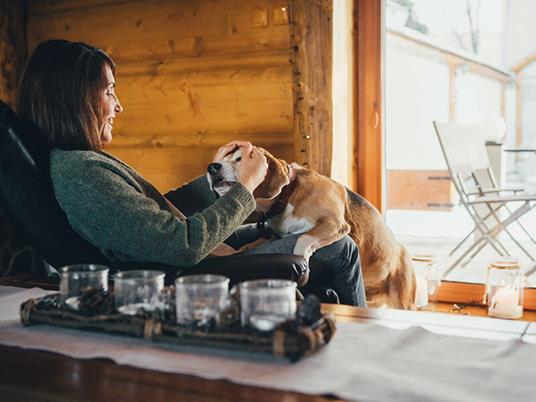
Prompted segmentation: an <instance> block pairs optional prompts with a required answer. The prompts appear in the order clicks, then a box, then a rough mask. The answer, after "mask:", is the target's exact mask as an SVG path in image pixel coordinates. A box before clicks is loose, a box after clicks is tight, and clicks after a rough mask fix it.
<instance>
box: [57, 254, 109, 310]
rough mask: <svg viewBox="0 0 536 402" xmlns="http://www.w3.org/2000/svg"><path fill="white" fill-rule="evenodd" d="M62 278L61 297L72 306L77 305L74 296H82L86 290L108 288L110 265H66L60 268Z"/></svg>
mask: <svg viewBox="0 0 536 402" xmlns="http://www.w3.org/2000/svg"><path fill="white" fill-rule="evenodd" d="M60 278H61V279H60V295H61V299H62V300H63V301H64V302H65V303H67V304H69V305H72V307H76V306H75V305H74V304H73V303H72V301H73V299H72V298H76V297H78V296H80V294H81V293H82V292H83V291H85V290H90V289H99V288H102V289H104V290H108V267H105V266H104V265H95V264H76V265H66V266H64V267H61V268H60ZM68 300H69V301H70V302H69V301H68Z"/></svg>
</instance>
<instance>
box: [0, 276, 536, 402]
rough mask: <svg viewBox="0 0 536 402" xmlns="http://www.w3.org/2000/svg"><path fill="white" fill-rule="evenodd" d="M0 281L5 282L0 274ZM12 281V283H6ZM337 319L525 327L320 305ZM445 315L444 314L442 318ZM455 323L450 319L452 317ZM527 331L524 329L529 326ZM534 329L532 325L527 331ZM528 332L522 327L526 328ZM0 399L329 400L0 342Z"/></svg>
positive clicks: (501, 329)
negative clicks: (75, 357) (0, 278)
mask: <svg viewBox="0 0 536 402" xmlns="http://www.w3.org/2000/svg"><path fill="white" fill-rule="evenodd" d="M0 284H7V283H6V282H5V281H2V280H0ZM9 284H11V285H13V283H12V282H11V283H9ZM323 309H324V311H326V312H332V313H333V314H335V316H336V317H337V320H338V321H358V322H364V321H368V320H384V321H385V320H386V321H391V322H393V323H399V324H402V325H411V324H416V323H417V324H418V323H422V324H425V325H429V326H430V327H434V326H435V327H436V328H441V326H443V327H444V328H448V329H449V331H450V333H451V334H452V333H453V331H454V333H457V332H459V333H463V332H464V331H465V332H469V333H470V332H471V331H475V330H476V331H477V332H486V331H488V332H490V333H492V332H495V333H500V334H503V335H512V334H514V335H515V334H519V335H522V334H524V333H525V332H527V329H528V327H529V324H528V323H527V324H526V326H523V325H522V326H523V328H524V329H520V324H522V323H520V322H519V321H504V320H500V321H496V320H492V319H490V320H480V321H479V320H477V321H478V323H477V324H476V325H477V328H476V329H475V324H474V321H475V320H470V318H469V317H464V316H456V317H455V316H449V315H438V314H429V313H419V312H406V311H396V310H383V311H378V310H376V311H375V310H366V309H359V308H354V307H350V306H341V305H324V306H323ZM447 318H448V319H447ZM453 319H454V321H455V324H452V322H454V321H453ZM529 332H530V331H529ZM533 332H536V331H533ZM527 333H528V332H527ZM0 356H2V358H1V360H0V361H1V363H0V400H6V401H16V400H27V401H39V400H54V401H72V400H87V401H97V400H98V401H116V400H129V401H147V400H148V401H151V402H155V401H160V400H162V401H163V400H165V401H171V400H185V401H188V400H195V401H214V400H222V401H252V400H255V401H333V400H338V399H335V398H333V397H330V396H329V395H326V396H311V395H306V394H301V393H296V392H287V391H278V390H271V389H270V390H269V389H265V388H259V387H252V386H245V385H237V384H234V383H231V382H228V381H221V380H218V381H214V380H205V379H201V378H198V377H194V376H188V375H179V374H169V373H163V372H157V371H152V370H147V369H140V368H135V367H130V366H123V365H118V364H115V363H113V362H112V361H110V360H106V359H92V360H81V359H73V358H69V357H65V356H62V355H59V354H55V353H48V352H41V351H32V350H23V349H20V348H15V347H6V346H0Z"/></svg>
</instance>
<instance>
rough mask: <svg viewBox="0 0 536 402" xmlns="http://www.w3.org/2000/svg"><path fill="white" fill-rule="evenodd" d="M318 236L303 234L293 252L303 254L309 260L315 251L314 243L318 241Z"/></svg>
mask: <svg viewBox="0 0 536 402" xmlns="http://www.w3.org/2000/svg"><path fill="white" fill-rule="evenodd" d="M317 241H318V240H317V238H316V237H313V236H309V235H301V236H300V237H298V240H297V241H296V245H295V246H294V251H293V254H295V255H301V256H303V258H305V260H306V261H307V262H309V259H310V258H311V256H312V255H313V253H314V252H315V249H314V245H315V244H316V243H317Z"/></svg>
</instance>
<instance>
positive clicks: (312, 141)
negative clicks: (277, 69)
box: [290, 0, 333, 176]
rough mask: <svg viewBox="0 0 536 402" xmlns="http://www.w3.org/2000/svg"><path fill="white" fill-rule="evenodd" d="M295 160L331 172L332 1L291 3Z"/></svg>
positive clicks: (326, 173) (328, 173) (327, 172)
mask: <svg viewBox="0 0 536 402" xmlns="http://www.w3.org/2000/svg"><path fill="white" fill-rule="evenodd" d="M290 6H291V7H290V18H291V21H292V24H291V40H292V43H293V50H294V56H293V67H294V68H293V76H294V115H295V117H294V127H295V128H294V134H295V142H296V158H297V160H298V161H299V162H300V163H301V164H303V165H304V166H307V167H309V168H311V169H314V170H316V171H317V172H319V173H322V174H325V175H327V176H330V175H331V154H332V151H331V149H332V123H331V119H332V102H331V71H332V21H331V18H332V14H333V9H332V2H331V1H322V0H292V1H291V2H290Z"/></svg>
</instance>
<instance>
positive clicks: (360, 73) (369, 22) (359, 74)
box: [354, 0, 383, 211]
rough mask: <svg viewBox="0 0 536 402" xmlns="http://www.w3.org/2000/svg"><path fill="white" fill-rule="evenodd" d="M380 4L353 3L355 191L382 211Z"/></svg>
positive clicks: (372, 0) (379, 0)
mask: <svg viewBox="0 0 536 402" xmlns="http://www.w3.org/2000/svg"><path fill="white" fill-rule="evenodd" d="M382 12H383V1H382V0H366V1H362V0H361V1H360V0H355V2H354V21H355V32H354V46H355V52H354V57H355V62H354V66H355V74H356V79H355V85H356V90H355V91H354V93H355V95H356V102H355V103H354V104H355V109H354V121H355V122H356V124H355V129H356V131H355V141H354V143H355V144H356V150H355V153H354V155H355V165H356V167H357V174H356V177H357V180H356V183H355V186H354V187H355V188H356V189H357V191H358V192H359V193H360V194H361V195H362V196H363V197H365V198H366V199H367V200H369V202H371V203H372V204H373V205H374V206H375V207H376V208H378V210H380V211H383V139H382V129H383V127H382V121H383V116H382V85H381V82H382Z"/></svg>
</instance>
